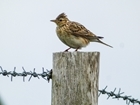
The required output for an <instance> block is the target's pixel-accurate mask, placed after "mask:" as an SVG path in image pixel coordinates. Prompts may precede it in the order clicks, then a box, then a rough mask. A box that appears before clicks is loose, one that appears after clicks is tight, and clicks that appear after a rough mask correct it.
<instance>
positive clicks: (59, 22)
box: [51, 13, 69, 27]
mask: <svg viewBox="0 0 140 105" xmlns="http://www.w3.org/2000/svg"><path fill="white" fill-rule="evenodd" d="M68 21H69V19H68V18H67V15H65V13H61V14H60V15H58V16H57V18H56V19H55V20H51V22H54V23H56V24H57V26H58V27H61V26H63V25H65V24H66V23H67V22H68Z"/></svg>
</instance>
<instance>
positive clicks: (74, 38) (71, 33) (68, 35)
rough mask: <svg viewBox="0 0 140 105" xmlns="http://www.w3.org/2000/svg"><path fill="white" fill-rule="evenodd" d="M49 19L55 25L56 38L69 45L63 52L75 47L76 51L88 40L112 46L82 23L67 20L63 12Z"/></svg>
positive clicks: (84, 45)
mask: <svg viewBox="0 0 140 105" xmlns="http://www.w3.org/2000/svg"><path fill="white" fill-rule="evenodd" d="M50 21H51V22H54V23H55V24H56V25H57V27H56V33H57V36H58V38H59V39H60V40H61V41H62V42H63V43H64V44H65V45H67V46H69V48H68V49H66V50H65V51H64V52H67V51H68V50H70V49H71V48H73V49H75V51H78V50H79V49H81V48H83V47H86V46H87V45H89V43H90V42H98V43H101V44H104V45H106V46H108V47H111V48H113V47H112V46H111V45H108V44H106V43H104V42H102V41H101V40H100V39H103V38H104V37H102V36H96V35H95V34H94V33H93V32H91V31H90V30H88V29H87V28H86V27H85V26H84V25H82V24H80V23H78V22H75V21H71V20H69V19H68V17H67V15H66V14H65V13H61V14H59V15H58V16H57V17H56V19H54V20H50Z"/></svg>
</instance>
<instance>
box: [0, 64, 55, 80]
mask: <svg viewBox="0 0 140 105" xmlns="http://www.w3.org/2000/svg"><path fill="white" fill-rule="evenodd" d="M0 69H1V71H0V75H3V76H7V77H9V76H11V81H13V77H16V76H22V77H23V81H25V77H27V76H30V77H29V79H28V81H30V80H31V78H32V77H35V78H38V79H40V78H39V77H42V78H43V79H45V80H47V81H48V82H49V81H50V79H51V78H52V69H51V70H47V69H46V70H45V69H44V67H42V73H36V72H35V68H34V69H33V71H30V72H26V70H25V69H24V67H22V69H23V72H22V73H17V72H16V67H14V70H13V71H7V70H4V69H3V68H2V67H1V66H0Z"/></svg>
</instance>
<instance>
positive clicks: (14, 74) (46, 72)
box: [0, 66, 140, 105]
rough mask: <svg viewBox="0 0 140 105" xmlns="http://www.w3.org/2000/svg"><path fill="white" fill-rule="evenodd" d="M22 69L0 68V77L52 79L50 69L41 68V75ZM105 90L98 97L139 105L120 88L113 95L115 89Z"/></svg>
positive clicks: (136, 100) (100, 91)
mask: <svg viewBox="0 0 140 105" xmlns="http://www.w3.org/2000/svg"><path fill="white" fill-rule="evenodd" d="M22 69H23V72H22V73H17V72H16V67H14V70H13V71H10V72H8V71H7V70H4V69H3V68H2V67H1V66H0V75H3V76H7V77H9V75H10V76H11V81H13V77H17V76H21V77H23V81H25V77H27V76H30V77H29V79H28V81H30V80H31V78H32V77H34V78H38V79H40V78H39V77H42V78H43V79H45V80H46V81H48V82H49V81H50V79H52V69H51V70H47V69H46V70H45V69H44V67H42V73H36V71H35V68H34V69H33V71H30V72H26V70H25V68H24V67H22ZM106 89H107V86H106V87H105V88H104V89H102V90H98V92H99V95H98V96H100V95H101V94H103V95H105V94H106V95H107V96H108V97H107V99H109V98H110V97H112V99H118V100H119V99H123V100H124V101H126V104H127V105H129V104H130V103H132V104H133V105H134V104H136V103H137V104H139V105H140V101H139V100H138V99H135V98H132V97H131V96H127V95H123V94H124V92H121V88H119V91H118V93H115V91H116V88H115V89H114V90H113V91H110V92H108V91H106Z"/></svg>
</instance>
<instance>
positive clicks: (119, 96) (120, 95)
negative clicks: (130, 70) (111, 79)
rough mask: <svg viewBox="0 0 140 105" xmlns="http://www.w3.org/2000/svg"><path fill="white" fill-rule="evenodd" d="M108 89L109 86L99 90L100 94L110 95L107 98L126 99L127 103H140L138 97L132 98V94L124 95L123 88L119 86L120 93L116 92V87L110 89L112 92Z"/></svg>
mask: <svg viewBox="0 0 140 105" xmlns="http://www.w3.org/2000/svg"><path fill="white" fill-rule="evenodd" d="M106 89H107V86H106V87H105V88H104V89H102V90H98V91H99V96H100V95H101V94H107V95H108V97H107V99H109V98H110V97H112V99H118V100H119V99H123V100H124V101H126V104H127V105H129V104H130V103H132V104H133V105H134V104H136V103H137V104H139V105H140V101H139V100H138V99H134V98H131V96H126V95H125V96H123V94H124V92H121V88H119V91H118V93H115V91H116V88H115V89H114V90H113V91H110V92H108V91H106Z"/></svg>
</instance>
